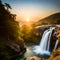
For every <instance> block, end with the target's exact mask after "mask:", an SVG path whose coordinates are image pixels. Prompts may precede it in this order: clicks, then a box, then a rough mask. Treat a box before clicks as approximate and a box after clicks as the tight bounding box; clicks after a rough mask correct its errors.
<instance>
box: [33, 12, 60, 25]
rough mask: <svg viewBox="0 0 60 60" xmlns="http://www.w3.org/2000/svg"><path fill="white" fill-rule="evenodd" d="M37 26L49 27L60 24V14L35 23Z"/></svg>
mask: <svg viewBox="0 0 60 60" xmlns="http://www.w3.org/2000/svg"><path fill="white" fill-rule="evenodd" d="M34 24H35V25H37V26H39V25H49V24H60V12H59V13H55V14H52V15H50V16H48V17H45V18H43V19H40V20H39V21H38V22H35V23H34Z"/></svg>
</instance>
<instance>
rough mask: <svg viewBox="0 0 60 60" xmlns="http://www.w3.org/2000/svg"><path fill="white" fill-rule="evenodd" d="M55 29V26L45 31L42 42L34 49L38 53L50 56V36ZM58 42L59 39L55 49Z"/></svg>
mask: <svg viewBox="0 0 60 60" xmlns="http://www.w3.org/2000/svg"><path fill="white" fill-rule="evenodd" d="M54 29H55V27H50V28H49V29H47V30H45V31H44V33H43V36H42V39H41V42H40V44H39V45H38V46H35V47H34V48H33V51H34V52H35V53H36V54H40V55H48V56H50V54H51V52H50V51H49V48H50V38H51V34H52V31H53V30H54ZM57 43H58V41H57V42H56V45H55V47H54V49H56V46H57Z"/></svg>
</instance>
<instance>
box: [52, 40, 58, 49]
mask: <svg viewBox="0 0 60 60" xmlns="http://www.w3.org/2000/svg"><path fill="white" fill-rule="evenodd" d="M57 45H58V40H56V43H55V46H54V49H53V50H56V48H57Z"/></svg>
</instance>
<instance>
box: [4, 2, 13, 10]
mask: <svg viewBox="0 0 60 60" xmlns="http://www.w3.org/2000/svg"><path fill="white" fill-rule="evenodd" d="M5 7H6V8H7V11H9V9H12V8H11V6H10V5H9V4H8V3H5Z"/></svg>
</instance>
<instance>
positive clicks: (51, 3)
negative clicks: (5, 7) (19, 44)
mask: <svg viewBox="0 0 60 60" xmlns="http://www.w3.org/2000/svg"><path fill="white" fill-rule="evenodd" d="M2 1H3V3H9V4H10V5H11V7H12V10H11V12H12V13H14V14H16V15H17V18H16V20H17V21H28V20H30V21H36V20H40V19H42V18H44V17H47V16H49V15H51V14H54V13H58V12H60V0H2Z"/></svg>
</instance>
